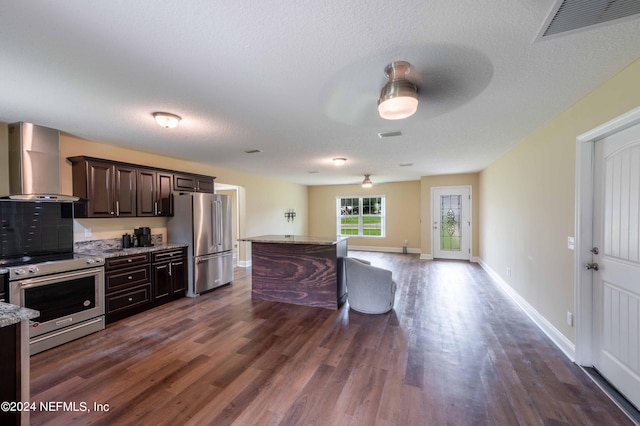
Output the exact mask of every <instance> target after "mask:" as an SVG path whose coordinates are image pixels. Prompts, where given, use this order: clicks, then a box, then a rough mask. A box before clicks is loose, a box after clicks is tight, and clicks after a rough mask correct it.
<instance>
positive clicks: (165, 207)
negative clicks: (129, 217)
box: [137, 169, 173, 216]
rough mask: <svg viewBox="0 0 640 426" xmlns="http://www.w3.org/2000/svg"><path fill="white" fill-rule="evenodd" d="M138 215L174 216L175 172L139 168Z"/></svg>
mask: <svg viewBox="0 0 640 426" xmlns="http://www.w3.org/2000/svg"><path fill="white" fill-rule="evenodd" d="M137 190H138V216H173V200H172V198H171V197H172V193H173V174H171V173H167V172H163V171H159V170H154V169H138V182H137Z"/></svg>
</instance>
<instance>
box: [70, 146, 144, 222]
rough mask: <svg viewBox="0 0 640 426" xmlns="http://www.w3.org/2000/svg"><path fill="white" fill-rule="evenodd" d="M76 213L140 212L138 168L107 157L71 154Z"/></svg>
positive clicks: (122, 214)
mask: <svg viewBox="0 0 640 426" xmlns="http://www.w3.org/2000/svg"><path fill="white" fill-rule="evenodd" d="M69 160H71V162H72V163H73V165H72V173H73V195H75V196H78V197H80V198H81V199H82V202H81V203H76V204H77V208H76V209H75V217H131V216H136V168H135V167H133V166H127V165H123V164H113V163H110V162H107V161H99V160H93V159H91V160H87V159H84V158H78V157H73V158H70V159H69Z"/></svg>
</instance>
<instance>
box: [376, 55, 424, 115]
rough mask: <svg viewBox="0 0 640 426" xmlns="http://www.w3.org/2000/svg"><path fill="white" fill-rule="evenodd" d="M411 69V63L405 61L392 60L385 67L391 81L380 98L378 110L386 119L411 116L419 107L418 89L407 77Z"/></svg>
mask: <svg viewBox="0 0 640 426" xmlns="http://www.w3.org/2000/svg"><path fill="white" fill-rule="evenodd" d="M410 71H411V64H410V63H409V62H405V61H397V62H392V63H390V64H389V65H387V68H385V70H384V73H385V75H386V76H387V78H388V79H389V81H388V82H387V83H386V84H385V85H384V87H383V88H382V91H381V92H380V99H378V112H379V113H380V117H382V118H384V119H385V120H400V119H403V118H407V117H411V116H412V115H413V114H415V112H416V110H417V109H418V89H417V88H416V86H414V85H413V83H411V82H410V81H409V80H407V78H406V76H407V74H409V72H410Z"/></svg>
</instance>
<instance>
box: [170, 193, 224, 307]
mask: <svg viewBox="0 0 640 426" xmlns="http://www.w3.org/2000/svg"><path fill="white" fill-rule="evenodd" d="M173 202H174V204H173V211H174V215H173V217H171V218H170V219H169V222H168V224H167V240H168V241H169V242H170V243H182V244H188V245H189V247H188V251H187V253H188V257H189V266H188V270H189V285H188V286H187V296H189V297H196V296H198V295H199V294H200V293H202V292H205V291H207V290H211V289H213V288H216V287H219V286H221V285H224V284H227V283H230V282H231V281H232V280H233V236H232V229H231V223H232V222H231V219H232V217H231V214H232V208H231V202H230V197H229V196H227V195H218V194H205V193H180V194H174V200H173Z"/></svg>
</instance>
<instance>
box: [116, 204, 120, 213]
mask: <svg viewBox="0 0 640 426" xmlns="http://www.w3.org/2000/svg"><path fill="white" fill-rule="evenodd" d="M116 216H120V201H116Z"/></svg>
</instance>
